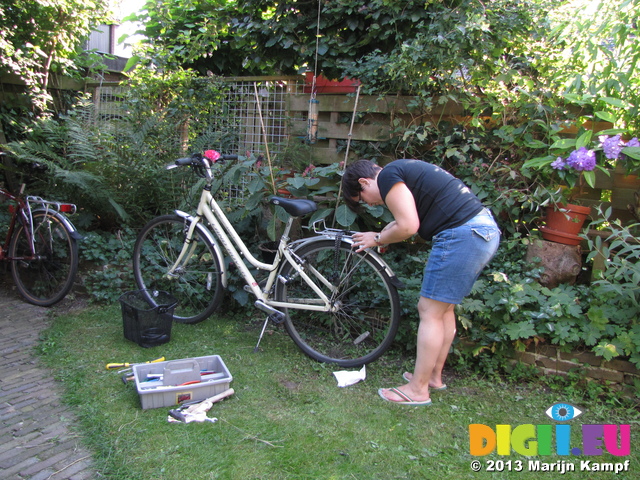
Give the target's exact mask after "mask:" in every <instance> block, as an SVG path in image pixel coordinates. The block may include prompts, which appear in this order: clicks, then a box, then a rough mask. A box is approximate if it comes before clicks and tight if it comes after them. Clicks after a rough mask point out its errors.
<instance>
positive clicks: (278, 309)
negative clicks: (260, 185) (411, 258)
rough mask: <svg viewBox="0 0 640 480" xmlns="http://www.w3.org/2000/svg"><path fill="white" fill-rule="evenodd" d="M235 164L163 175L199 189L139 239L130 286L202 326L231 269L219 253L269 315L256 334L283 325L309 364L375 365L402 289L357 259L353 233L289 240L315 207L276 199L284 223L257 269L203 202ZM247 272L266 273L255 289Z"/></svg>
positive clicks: (214, 205)
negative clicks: (194, 181) (194, 198)
mask: <svg viewBox="0 0 640 480" xmlns="http://www.w3.org/2000/svg"><path fill="white" fill-rule="evenodd" d="M207 153H208V152H205V154H207ZM217 155H219V154H217V152H216V156H217ZM208 156H211V155H208ZM234 159H237V156H234V155H222V156H220V158H219V160H218V161H217V162H216V161H215V160H212V159H209V158H207V155H205V156H203V155H201V154H195V155H193V156H191V157H188V158H181V159H178V160H176V162H175V164H172V165H170V166H169V167H167V168H176V167H184V166H187V167H191V168H192V169H193V171H194V172H196V173H197V174H198V175H199V176H200V177H202V178H205V179H206V182H204V188H203V190H202V194H201V197H200V202H199V205H198V208H197V211H196V212H195V214H193V215H190V214H188V213H186V212H182V211H176V212H175V213H174V214H171V215H163V216H160V217H157V218H154V219H153V220H151V221H150V222H149V223H148V224H147V225H146V226H145V227H144V228H143V229H142V230H141V232H140V234H139V235H138V238H137V241H136V245H135V248H134V254H133V269H134V275H135V278H136V282H137V284H138V287H139V288H140V289H141V290H144V291H148V292H151V293H150V294H149V298H148V300H149V301H150V302H153V294H152V292H153V291H157V290H164V291H168V292H170V293H171V294H172V295H174V296H175V297H176V299H177V300H178V306H177V307H176V309H175V313H174V318H175V320H176V321H178V322H182V323H197V322H200V321H202V320H204V319H206V318H207V317H209V316H210V315H211V314H212V313H213V312H214V311H215V310H216V309H217V308H218V307H220V305H221V304H222V300H223V292H224V290H225V289H226V287H227V284H228V271H227V268H228V267H227V265H228V264H229V262H225V256H224V254H223V251H224V252H226V254H227V255H228V259H229V260H230V262H232V263H233V265H235V267H236V268H237V269H238V272H239V274H240V276H241V277H242V278H243V279H244V282H245V284H246V285H245V287H244V288H245V290H246V291H248V292H249V293H250V294H252V295H253V296H254V297H255V301H254V305H255V307H257V308H258V309H260V310H261V311H263V312H266V313H267V319H266V320H265V324H264V327H263V329H262V333H264V328H265V327H266V325H267V323H268V322H269V321H274V322H276V323H282V322H284V326H285V328H286V331H287V332H288V334H289V335H290V336H291V338H292V339H293V341H294V342H295V343H296V344H297V345H298V347H300V349H301V350H302V351H303V352H304V353H306V354H307V355H309V356H310V357H312V358H314V359H316V360H319V361H322V362H328V363H336V364H338V365H340V366H343V367H354V366H360V365H363V364H366V363H369V362H372V361H373V360H375V359H377V358H378V357H379V356H380V355H382V353H384V351H385V350H386V349H387V348H388V347H389V346H390V345H391V343H392V341H393V339H394V337H395V334H396V331H397V329H398V324H399V322H400V301H399V295H398V291H397V288H398V287H400V286H401V283H400V282H399V281H398V279H397V277H396V276H395V275H394V273H393V272H392V270H391V269H390V268H389V266H388V265H387V264H386V263H385V262H384V260H383V259H382V258H381V257H380V256H379V255H378V254H377V253H376V252H374V251H372V250H366V251H363V252H359V253H358V252H356V249H355V247H354V246H353V240H352V239H351V232H348V231H344V230H336V229H329V228H326V227H324V222H323V221H320V222H316V223H315V224H314V225H313V226H312V227H311V230H312V231H313V232H314V235H312V236H311V237H309V238H304V239H300V240H295V241H290V238H289V234H290V231H291V227H292V225H293V221H294V219H295V218H296V217H302V216H305V215H308V214H310V213H312V212H314V211H315V210H316V208H317V206H316V204H315V202H313V201H311V200H307V199H290V198H282V197H275V196H274V197H272V198H271V199H270V202H271V203H272V204H275V205H279V206H281V207H282V208H283V209H284V210H285V211H286V212H287V213H288V214H289V215H290V217H289V220H288V222H287V223H286V225H285V228H284V233H283V235H282V237H281V238H280V241H279V243H278V247H277V251H276V254H275V259H274V260H273V262H272V263H265V262H264V261H260V260H258V259H257V258H256V257H255V256H254V255H253V254H252V253H251V252H250V251H249V249H248V248H247V246H246V245H245V244H244V242H243V241H242V239H241V238H240V237H239V235H238V233H237V232H236V230H235V229H234V227H233V226H232V225H231V223H230V222H229V220H228V219H227V217H226V215H225V213H224V211H223V209H222V208H221V207H220V206H219V204H218V202H217V201H216V199H215V198H214V196H213V195H212V193H211V188H212V183H213V180H214V172H215V170H216V167H215V166H216V163H220V162H221V161H223V160H234ZM250 266H251V267H253V268H255V269H258V270H261V271H264V272H265V274H266V276H267V278H266V280H264V281H262V282H258V281H257V280H256V278H255V277H254V275H253V274H252V273H251V270H250V268H249V267H250ZM262 333H261V334H260V338H262ZM258 343H259V341H258ZM256 348H257V347H256Z"/></svg>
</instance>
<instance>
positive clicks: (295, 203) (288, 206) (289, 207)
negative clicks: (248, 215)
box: [269, 197, 318, 217]
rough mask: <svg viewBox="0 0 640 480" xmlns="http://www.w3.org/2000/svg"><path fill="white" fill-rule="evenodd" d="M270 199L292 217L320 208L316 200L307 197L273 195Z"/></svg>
mask: <svg viewBox="0 0 640 480" xmlns="http://www.w3.org/2000/svg"><path fill="white" fill-rule="evenodd" d="M269 201H270V202H271V203H273V204H274V205H280V206H281V207H282V208H284V211H285V212H287V213H288V214H289V215H291V216H292V217H301V216H303V215H306V214H308V213H311V212H315V211H316V210H317V209H318V205H316V202H314V201H313V200H307V199H305V198H284V197H271V198H270V199H269Z"/></svg>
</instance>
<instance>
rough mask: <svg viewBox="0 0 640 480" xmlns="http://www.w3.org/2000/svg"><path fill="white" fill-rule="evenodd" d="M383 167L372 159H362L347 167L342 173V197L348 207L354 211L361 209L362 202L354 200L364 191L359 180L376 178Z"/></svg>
mask: <svg viewBox="0 0 640 480" xmlns="http://www.w3.org/2000/svg"><path fill="white" fill-rule="evenodd" d="M380 170H382V168H381V167H379V166H378V165H376V164H375V163H373V162H372V161H371V160H365V159H360V160H356V161H355V162H353V163H352V164H351V165H349V166H348V167H347V169H346V170H345V171H344V174H343V175H342V197H343V198H344V201H345V203H346V204H347V207H349V208H350V209H351V210H353V211H354V212H358V211H360V202H358V201H357V200H354V199H353V198H354V197H357V196H358V195H359V194H360V192H361V191H362V185H360V182H358V180H359V179H361V178H371V179H374V178H376V175H377V174H378V172H379V171H380Z"/></svg>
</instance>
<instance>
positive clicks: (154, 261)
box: [133, 215, 223, 323]
mask: <svg viewBox="0 0 640 480" xmlns="http://www.w3.org/2000/svg"><path fill="white" fill-rule="evenodd" d="M187 229H188V222H186V221H185V220H184V219H183V218H182V217H180V216H178V215H163V216H160V217H156V218H154V219H153V220H151V221H150V222H149V223H148V224H147V225H145V227H144V228H143V229H142V230H141V231H140V234H139V235H138V238H137V240H136V244H135V247H134V249H133V274H134V276H135V279H136V284H137V285H138V287H139V288H140V289H141V290H146V291H151V292H152V291H154V290H163V291H165V292H169V293H171V295H173V296H174V297H175V298H176V300H178V305H177V306H176V308H175V310H174V314H173V318H174V320H175V321H177V322H180V323H198V322H201V321H203V320H204V319H206V318H207V317H209V316H210V315H211V314H212V313H213V312H214V311H215V310H216V308H218V306H219V305H220V302H221V300H222V294H223V286H222V273H221V272H222V269H221V267H220V263H219V261H218V256H217V255H216V253H215V251H214V249H213V245H211V243H209V241H208V240H207V239H206V238H205V237H204V236H203V235H202V233H201V232H200V231H199V230H196V233H195V236H194V239H193V242H192V243H191V246H192V248H193V251H192V254H191V256H190V258H189V261H188V262H187V264H186V265H184V264H183V265H182V266H181V267H180V268H179V269H178V270H177V271H176V272H175V274H174V275H173V276H172V277H170V278H169V277H168V276H167V272H168V271H169V269H170V268H171V267H172V266H173V265H174V264H175V262H176V260H177V259H178V256H179V255H180V252H181V250H182V245H183V244H184V241H185V235H186V231H187ZM147 300H148V301H149V302H150V303H151V304H153V297H152V296H151V295H149V296H148V298H147Z"/></svg>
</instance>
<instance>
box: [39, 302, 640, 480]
mask: <svg viewBox="0 0 640 480" xmlns="http://www.w3.org/2000/svg"><path fill="white" fill-rule="evenodd" d="M260 327H261V318H260V317H259V316H258V315H257V314H256V316H255V317H254V318H247V317H245V318H241V317H239V315H238V314H235V315H234V316H226V317H225V316H224V315H219V316H218V317H212V318H210V319H208V320H206V321H205V322H203V323H201V324H198V325H181V324H174V327H173V331H172V338H171V341H170V342H169V343H167V344H165V345H162V346H158V347H154V348H150V349H144V348H141V347H139V346H137V345H136V344H134V343H132V342H130V341H128V340H125V339H124V336H123V328H122V316H121V313H120V309H119V306H113V307H95V306H92V307H90V308H87V309H84V310H82V311H78V312H75V313H64V314H58V315H57V316H56V318H55V319H54V321H53V324H52V326H51V328H50V329H49V330H47V331H46V332H45V333H44V334H43V338H42V342H41V345H40V353H41V356H42V359H43V361H44V362H45V363H46V364H47V365H48V366H50V367H51V368H53V370H54V372H55V375H56V378H57V379H59V380H60V382H62V384H63V386H64V391H65V401H67V402H69V403H70V404H72V405H74V406H75V410H76V412H77V415H78V417H79V419H80V423H79V429H80V430H81V432H82V434H83V435H84V436H85V438H86V439H87V442H88V444H89V446H90V447H91V448H92V449H93V451H94V452H95V457H96V461H97V466H98V469H99V470H100V472H101V473H102V474H103V476H104V477H105V478H109V479H122V480H138V479H139V480H156V479H168V480H178V479H180V480H182V479H189V480H208V479H242V480H249V479H265V480H266V479H269V480H272V479H385V480H388V479H405V478H406V479H424V478H445V476H446V477H447V478H452V479H466V478H487V479H489V478H499V479H502V478H506V479H509V478H528V476H527V475H528V474H529V473H530V470H531V469H532V468H534V467H533V464H531V465H530V464H529V461H530V460H531V461H539V462H541V463H540V464H538V468H542V467H543V466H544V465H543V463H545V464H549V465H551V464H553V465H556V467H557V466H558V465H567V464H571V465H574V466H575V468H576V471H575V472H568V473H566V474H560V473H559V472H557V471H556V472H552V473H544V474H543V475H544V476H543V478H547V479H551V478H562V479H573V478H581V479H599V478H613V474H612V473H611V472H601V473H595V472H591V471H584V470H583V471H580V467H581V461H586V460H591V461H592V462H597V463H598V464H600V463H602V462H606V463H611V464H613V465H615V464H622V463H623V462H624V461H625V460H629V461H630V462H629V467H628V471H624V472H621V473H619V474H618V475H616V476H615V478H619V479H636V478H639V476H640V462H639V455H638V452H637V447H638V445H640V443H639V442H638V440H639V435H638V424H639V422H638V418H639V417H638V414H637V412H635V411H633V410H624V409H622V408H618V409H614V408H612V407H610V406H608V405H607V404H588V405H584V404H580V403H576V401H575V400H574V399H572V398H565V396H563V395H562V394H558V393H552V392H550V391H548V390H547V389H545V388H543V387H541V386H537V385H532V384H513V383H509V382H501V381H496V380H495V379H481V378H478V377H477V376H474V375H468V376H467V375H463V374H460V373H459V372H458V373H456V374H455V375H454V374H452V373H451V374H449V375H448V376H447V378H446V382H447V384H448V385H449V389H448V390H447V391H444V392H433V393H432V399H433V405H432V406H429V407H424V406H422V407H406V406H399V405H393V404H390V403H387V402H383V401H382V400H381V399H380V398H379V397H378V395H377V389H378V388H379V387H390V386H398V385H400V384H402V382H403V380H402V377H401V374H402V372H403V371H404V369H405V368H406V367H407V365H409V366H410V365H411V362H412V359H410V358H409V359H406V360H405V361H404V362H403V361H402V360H401V358H400V353H398V352H393V351H392V352H389V353H388V354H387V355H386V356H385V357H384V358H383V359H382V360H379V361H377V362H375V363H373V364H371V365H368V367H367V379H366V381H364V382H360V383H358V384H356V385H353V386H350V387H346V388H339V387H337V382H336V380H335V378H334V376H333V374H332V372H333V369H332V367H331V366H329V365H324V364H319V363H317V362H315V361H313V360H311V359H309V358H307V357H306V356H304V355H303V354H302V353H301V352H300V351H299V350H298V349H297V347H295V345H294V344H293V342H292V341H291V340H290V339H289V338H288V337H287V336H286V334H285V333H284V331H282V330H280V329H278V328H272V329H271V330H269V332H268V334H266V335H265V337H264V338H263V340H262V343H261V348H260V351H259V352H257V353H253V348H254V346H255V344H256V341H257V339H258V335H259V332H260ZM204 355H220V356H221V357H222V359H223V360H224V362H225V364H226V365H227V367H228V369H229V370H230V372H231V374H232V376H233V381H232V382H231V387H233V388H234V390H235V394H234V395H233V396H232V397H230V398H228V399H226V400H224V401H222V402H220V403H217V404H214V406H213V407H212V409H211V410H210V411H209V416H210V417H217V418H218V419H219V421H218V422H217V423H197V424H196V423H191V424H173V423H169V422H168V421H167V413H168V411H169V407H167V408H157V409H148V410H142V409H141V406H140V400H139V398H138V394H137V392H136V390H135V385H133V384H132V383H131V382H130V383H129V384H127V385H125V384H124V383H123V382H122V381H121V379H120V375H119V374H117V373H116V372H115V371H107V370H106V369H105V364H106V363H109V362H143V361H147V360H151V359H154V358H157V357H160V356H164V357H165V358H166V359H167V360H172V359H179V358H187V357H197V356H204ZM403 364H404V365H403ZM403 367H404V368H403ZM558 402H568V403H573V404H574V405H576V406H578V407H579V408H580V409H581V410H582V411H583V412H584V413H583V414H582V415H581V416H580V417H578V418H576V419H575V420H573V421H570V422H567V423H568V424H570V425H571V426H572V439H571V446H572V447H576V446H578V447H579V446H581V444H582V433H581V428H582V427H581V426H582V424H583V423H584V424H631V455H630V456H627V457H614V456H612V455H610V454H608V453H605V454H604V455H602V456H599V457H594V456H591V457H587V456H579V457H578V456H558V455H555V454H554V455H548V456H533V457H527V456H523V455H519V454H517V453H515V452H514V453H512V454H511V455H509V456H500V455H497V454H496V453H493V454H490V455H488V456H484V457H473V456H471V455H470V453H469V425H470V424H476V423H480V424H485V425H488V426H491V427H492V428H493V429H494V430H495V426H496V425H497V424H510V425H512V426H513V428H515V427H516V426H517V425H521V424H534V425H538V424H552V425H555V424H556V423H557V422H554V421H553V420H551V419H550V418H549V417H547V415H546V414H545V411H546V410H547V409H548V408H549V407H550V406H551V405H553V404H555V403H558ZM553 451H555V444H554V447H553ZM474 460H479V461H480V462H481V467H482V470H481V472H479V473H476V472H474V471H473V470H472V468H471V464H472V462H473V461H474ZM592 465H593V463H592V464H591V466H592ZM491 466H493V467H494V469H495V470H496V471H494V472H489V471H487V469H488V468H490V467H491ZM500 470H501V471H500ZM509 470H511V471H509ZM515 470H520V471H515Z"/></svg>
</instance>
